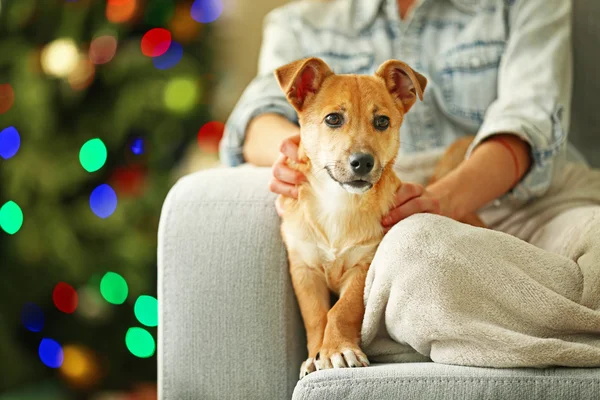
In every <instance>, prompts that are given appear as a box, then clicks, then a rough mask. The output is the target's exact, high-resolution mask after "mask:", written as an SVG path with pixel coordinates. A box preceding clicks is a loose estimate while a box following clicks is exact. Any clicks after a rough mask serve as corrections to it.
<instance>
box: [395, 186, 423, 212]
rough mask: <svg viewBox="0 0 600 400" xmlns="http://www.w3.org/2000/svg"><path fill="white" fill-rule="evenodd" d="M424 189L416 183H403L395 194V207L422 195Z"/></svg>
mask: <svg viewBox="0 0 600 400" xmlns="http://www.w3.org/2000/svg"><path fill="white" fill-rule="evenodd" d="M424 192H425V188H424V187H423V186H422V185H418V184H416V183H403V184H402V185H401V186H400V188H399V189H398V191H397V192H396V207H398V206H401V205H402V204H404V203H406V202H407V201H409V200H410V199H414V198H415V197H419V196H421V195H423V193H424Z"/></svg>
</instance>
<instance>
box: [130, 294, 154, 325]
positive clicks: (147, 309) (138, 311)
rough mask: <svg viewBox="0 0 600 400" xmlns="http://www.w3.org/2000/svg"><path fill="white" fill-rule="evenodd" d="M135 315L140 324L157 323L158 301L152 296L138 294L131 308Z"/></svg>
mask: <svg viewBox="0 0 600 400" xmlns="http://www.w3.org/2000/svg"><path fill="white" fill-rule="evenodd" d="M133 312H134V313H135V317H136V318H137V319H138V321H140V323H141V324H142V325H146V326H157V325H158V301H157V300H156V298H154V297H152V296H145V295H144V296H140V297H138V299H137V300H136V302H135V306H134V308H133Z"/></svg>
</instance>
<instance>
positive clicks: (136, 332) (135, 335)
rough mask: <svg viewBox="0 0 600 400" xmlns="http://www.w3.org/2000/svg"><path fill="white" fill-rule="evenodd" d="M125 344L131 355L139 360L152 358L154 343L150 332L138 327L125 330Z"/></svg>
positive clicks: (154, 348)
mask: <svg viewBox="0 0 600 400" xmlns="http://www.w3.org/2000/svg"><path fill="white" fill-rule="evenodd" d="M125 344H126V345H127V349H128V350H129V351H130V352H131V354H133V355H134V356H136V357H139V358H148V357H152V356H153V355H154V351H155V350H156V343H155V342H154V338H153V337H152V335H151V334H150V332H148V331H147V330H145V329H143V328H138V327H133V328H129V329H128V330H127V334H126V335H125Z"/></svg>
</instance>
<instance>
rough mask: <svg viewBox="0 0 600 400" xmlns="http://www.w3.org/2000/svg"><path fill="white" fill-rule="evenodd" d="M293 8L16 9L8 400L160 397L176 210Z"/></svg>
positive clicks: (2, 149)
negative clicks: (161, 230)
mask: <svg viewBox="0 0 600 400" xmlns="http://www.w3.org/2000/svg"><path fill="white" fill-rule="evenodd" d="M283 3H285V1H284V0H261V1H248V0H222V1H221V0H195V1H194V0H182V1H175V0H170V1H169V0H0V228H1V229H0V400H7V399H19V400H24V399H102V400H108V399H154V398H156V339H157V337H156V334H157V329H156V326H157V306H158V305H157V298H156V232H157V226H158V220H159V216H160V210H161V206H162V202H163V200H164V198H165V196H166V194H167V192H168V190H169V188H170V187H171V186H172V185H173V183H174V182H175V181H176V179H177V178H178V177H180V176H182V175H184V174H187V173H190V172H193V171H197V170H200V169H205V168H211V167H215V166H217V165H219V163H218V158H217V145H218V142H219V140H220V138H221V135H222V132H223V123H224V121H225V120H226V118H227V116H228V114H229V112H230V110H231V108H232V107H233V105H234V104H235V102H236V100H237V98H238V97H239V95H240V94H241V92H242V90H243V89H244V87H245V86H246V85H247V83H248V82H249V81H250V79H251V78H252V77H253V76H254V75H255V73H256V63H257V58H258V48H259V45H260V40H261V25H262V18H263V16H264V15H265V14H266V13H267V12H268V11H269V10H271V9H272V8H274V7H276V6H278V5H281V4H283ZM158 301H160V299H158Z"/></svg>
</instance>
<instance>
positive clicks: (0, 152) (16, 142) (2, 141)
mask: <svg viewBox="0 0 600 400" xmlns="http://www.w3.org/2000/svg"><path fill="white" fill-rule="evenodd" d="M19 147H21V136H20V135H19V132H18V131H17V129H16V128H15V127H14V126H9V127H8V128H6V129H3V130H2V131H1V132H0V157H2V158H4V159H5V160H8V159H9V158H11V157H13V156H14V155H15V154H17V152H18V151H19Z"/></svg>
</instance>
